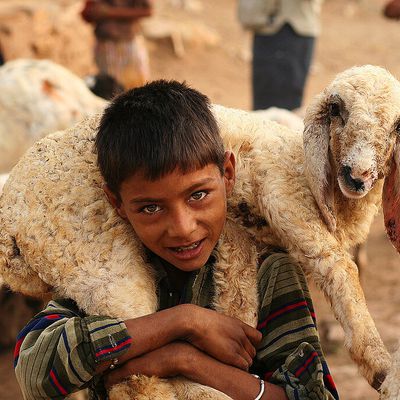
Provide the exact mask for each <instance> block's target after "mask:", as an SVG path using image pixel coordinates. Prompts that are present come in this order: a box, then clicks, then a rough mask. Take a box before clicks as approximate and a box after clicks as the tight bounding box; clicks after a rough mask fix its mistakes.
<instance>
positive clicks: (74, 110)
mask: <svg viewBox="0 0 400 400" xmlns="http://www.w3.org/2000/svg"><path fill="white" fill-rule="evenodd" d="M0 87H1V91H0V155H1V156H0V173H5V172H8V171H9V170H10V169H11V168H12V167H13V166H14V165H15V164H16V162H17V161H18V159H19V157H20V156H21V155H22V154H23V153H24V152H25V150H27V149H28V148H29V147H30V146H31V145H32V144H33V143H34V142H35V141H37V140H38V139H40V138H42V137H43V136H45V135H46V134H48V133H51V132H54V131H56V130H59V129H66V128H68V127H70V126H71V125H73V124H75V123H76V122H77V121H79V119H81V118H82V117H84V116H86V115H89V114H91V113H94V112H99V111H101V110H102V109H103V107H104V106H105V104H106V102H105V101H104V100H102V99H100V98H99V97H96V96H94V95H93V94H92V93H91V92H90V90H89V89H88V88H87V87H86V85H85V84H84V82H83V81H82V80H81V79H80V78H79V77H77V76H76V75H74V74H73V73H72V72H70V71H68V70H67V69H65V68H64V67H62V66H61V65H58V64H56V63H54V62H52V61H49V60H29V59H18V60H14V61H9V62H7V63H6V64H4V65H3V66H2V67H1V68H0Z"/></svg>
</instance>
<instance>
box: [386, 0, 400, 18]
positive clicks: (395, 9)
mask: <svg viewBox="0 0 400 400" xmlns="http://www.w3.org/2000/svg"><path fill="white" fill-rule="evenodd" d="M383 13H384V15H385V17H387V18H393V19H399V18H400V0H392V1H389V2H387V3H386V4H385V6H384V8H383Z"/></svg>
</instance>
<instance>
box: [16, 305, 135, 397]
mask: <svg viewBox="0 0 400 400" xmlns="http://www.w3.org/2000/svg"><path fill="white" fill-rule="evenodd" d="M131 342H132V339H131V337H130V336H129V335H128V332H127V330H126V326H125V324H124V322H123V321H122V320H119V319H115V318H109V317H100V316H90V317H85V316H80V315H79V314H78V313H76V312H74V311H72V310H71V309H70V308H67V307H63V306H62V305H60V304H59V303H57V302H54V301H52V302H50V303H49V304H48V306H47V308H46V309H45V310H44V311H42V312H41V313H39V314H38V315H37V316H36V317H34V318H33V319H32V320H31V321H30V322H29V323H28V325H26V326H25V328H24V329H23V330H22V331H21V332H20V333H19V335H18V337H17V343H16V347H15V352H14V367H15V374H16V377H17V380H18V383H19V385H20V387H21V391H22V394H23V396H24V399H30V400H35V399H49V398H51V399H64V398H65V396H66V395H67V394H69V393H71V392H73V391H76V390H78V389H82V388H85V387H86V386H87V385H88V384H89V383H90V381H91V380H92V379H93V377H94V373H95V369H96V365H97V364H98V363H101V362H104V361H107V360H112V359H114V358H118V357H119V356H121V355H122V354H124V353H125V352H126V351H127V350H128V348H129V346H130V345H131Z"/></svg>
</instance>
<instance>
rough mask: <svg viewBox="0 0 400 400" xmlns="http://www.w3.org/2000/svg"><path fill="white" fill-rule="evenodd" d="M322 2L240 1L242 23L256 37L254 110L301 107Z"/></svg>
mask: <svg viewBox="0 0 400 400" xmlns="http://www.w3.org/2000/svg"><path fill="white" fill-rule="evenodd" d="M322 1H323V0H239V21H240V22H241V24H242V26H243V27H244V28H245V29H249V30H250V31H251V32H252V34H253V48H252V52H253V61H252V92H253V93H252V94H253V109H254V110H259V109H266V108H269V107H279V108H285V109H287V110H294V109H296V108H299V107H300V106H301V103H302V99H303V92H304V86H305V82H306V79H307V76H308V73H309V69H310V65H311V60H312V56H313V51H314V43H315V38H316V37H317V36H318V35H319V32H320V13H321V5H322Z"/></svg>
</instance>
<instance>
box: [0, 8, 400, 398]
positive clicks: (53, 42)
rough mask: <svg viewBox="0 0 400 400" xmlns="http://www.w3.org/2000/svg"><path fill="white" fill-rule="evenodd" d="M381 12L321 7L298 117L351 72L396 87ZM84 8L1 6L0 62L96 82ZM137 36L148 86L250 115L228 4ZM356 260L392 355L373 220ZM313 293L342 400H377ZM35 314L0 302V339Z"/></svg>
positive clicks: (388, 28) (2, 373)
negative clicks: (161, 85) (169, 85)
mask: <svg viewBox="0 0 400 400" xmlns="http://www.w3.org/2000/svg"><path fill="white" fill-rule="evenodd" d="M385 3H386V1H384V0H325V2H324V3H323V7H322V15H321V34H320V36H319V37H318V39H317V41H316V43H315V44H316V47H315V53H314V57H313V59H312V63H311V67H310V72H309V76H308V79H307V82H306V86H305V92H304V99H303V106H302V107H301V109H300V111H299V112H298V113H299V114H300V115H301V114H302V112H303V110H304V107H305V106H306V105H307V104H308V103H309V102H310V100H311V98H312V97H313V96H314V95H316V94H317V93H318V92H319V91H321V90H322V89H323V88H324V87H325V86H326V85H327V84H328V83H329V82H330V81H331V80H332V79H333V77H334V76H335V75H336V74H337V73H338V72H341V71H343V70H344V69H346V68H348V67H351V66H353V65H362V64H375V65H380V66H383V67H385V68H387V69H388V70H389V71H390V72H391V73H392V74H393V75H395V76H396V77H400V20H396V19H387V18H385V17H384V16H383V14H382V9H383V6H384V5H385ZM83 7H84V2H83V1H81V0H23V1H22V0H0V52H1V57H2V59H3V60H4V62H8V61H11V60H15V59H18V58H34V59H50V60H53V61H54V62H56V63H58V64H60V65H62V66H64V67H65V68H67V69H68V70H70V71H71V72H73V73H74V74H75V75H76V76H77V77H79V78H82V79H83V78H85V82H87V84H88V85H89V86H90V85H91V83H90V77H93V76H95V75H96V74H97V72H98V69H97V66H96V63H95V61H94V55H93V49H94V46H95V41H96V40H95V37H94V33H93V26H92V25H91V24H89V23H87V22H85V21H84V19H83V18H82V16H81V11H82V9H83ZM141 31H142V34H143V36H144V40H145V46H146V48H147V50H148V55H149V67H150V68H149V69H150V79H158V78H167V79H177V80H180V81H183V80H185V81H187V82H188V83H189V84H190V85H191V86H193V87H195V88H197V89H199V90H200V91H202V92H204V93H205V94H207V95H208V96H209V97H210V99H211V101H212V102H213V103H218V104H222V105H224V106H229V107H235V108H242V109H247V110H250V109H251V108H252V99H251V57H252V51H251V34H250V33H249V32H247V31H244V30H243V28H242V27H241V25H240V23H239V21H238V16H237V1H236V0H154V11H153V14H152V16H151V17H149V18H143V21H141ZM88 77H89V78H88ZM1 91H2V86H1V82H0V92H1ZM0 133H1V132H0ZM0 157H2V156H1V155H0ZM0 172H1V171H0ZM362 257H363V263H362V268H361V281H362V286H363V288H364V291H365V295H366V298H367V302H368V306H369V309H370V311H371V314H372V316H373V317H374V319H375V321H376V324H377V327H378V330H379V331H380V333H381V335H382V337H383V340H384V342H385V343H386V345H387V346H388V348H389V349H390V351H393V350H394V348H395V347H396V346H397V344H398V339H399V333H398V332H399V329H398V328H399V327H400V312H399V311H400V290H399V285H400V258H399V255H397V254H396V253H395V251H394V249H392V247H391V245H390V243H389V241H388V239H387V238H386V235H385V232H384V228H383V221H382V218H381V216H380V215H379V216H378V217H377V218H376V221H375V222H374V224H373V226H372V230H371V233H370V236H369V239H368V242H367V244H366V246H365V248H364V250H363V254H362ZM312 291H313V298H314V302H315V305H316V309H317V318H318V320H319V322H320V324H319V325H320V331H321V336H322V340H323V345H324V348H325V351H326V353H327V360H328V363H329V366H330V368H331V372H332V375H333V377H334V380H335V382H336V385H337V387H338V391H339V394H340V395H341V398H342V399H345V400H361V399H363V400H364V399H371V400H374V399H378V395H377V394H376V393H375V392H374V390H372V389H371V388H369V386H368V385H367V383H366V382H365V381H364V380H363V378H361V376H360V375H359V374H358V372H357V368H356V366H355V365H354V364H353V363H352V362H351V360H350V359H349V357H348V355H347V352H346V351H345V350H344V349H343V333H342V331H341V328H340V326H339V325H338V324H337V323H336V322H335V321H334V319H333V316H332V313H331V311H330V309H329V306H328V305H327V304H326V302H325V300H324V298H323V297H322V296H321V294H320V293H319V292H318V291H317V290H316V289H314V288H312ZM36 306H37V304H35V303H33V302H32V301H30V300H29V301H28V302H27V301H26V300H23V299H22V300H21V299H19V300H17V301H15V299H14V300H13V301H11V300H10V298H9V293H3V294H2V295H1V296H0V312H1V320H2V321H3V322H2V323H1V324H0V337H1V336H2V334H3V332H4V335H5V336H6V335H7V333H5V332H6V331H7V330H8V328H9V327H8V326H7V325H8V321H9V323H10V324H14V325H16V326H17V327H18V326H22V325H23V324H24V323H26V322H27V319H28V318H29V313H30V311H29V310H31V309H32V308H34V307H36ZM11 316H12V317H13V318H12V321H11V319H10V318H11ZM16 316H17V317H18V318H14V317H16ZM6 342H7V341H6V340H4V341H3V342H1V340H0V400H8V399H10V400H11V399H12V400H20V399H22V397H21V395H20V392H19V388H18V385H17V383H16V381H15V378H14V374H13V367H12V351H13V350H12V348H11V347H8V345H7V343H6Z"/></svg>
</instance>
